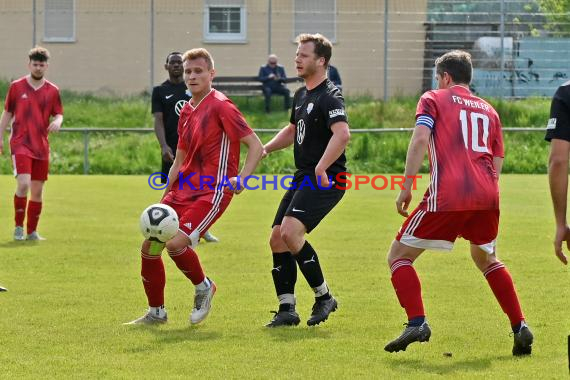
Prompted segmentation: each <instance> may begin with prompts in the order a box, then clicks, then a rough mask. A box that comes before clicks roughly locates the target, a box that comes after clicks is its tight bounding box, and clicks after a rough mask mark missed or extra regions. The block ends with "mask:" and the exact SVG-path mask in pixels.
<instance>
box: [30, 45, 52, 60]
mask: <svg viewBox="0 0 570 380" xmlns="http://www.w3.org/2000/svg"><path fill="white" fill-rule="evenodd" d="M28 57H29V58H30V61H38V62H47V60H48V59H49V51H48V49H46V48H44V47H41V46H36V47H35V48H33V49H32V50H30V52H29V53H28Z"/></svg>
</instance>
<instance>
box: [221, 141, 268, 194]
mask: <svg viewBox="0 0 570 380" xmlns="http://www.w3.org/2000/svg"><path fill="white" fill-rule="evenodd" d="M240 142H241V143H242V144H245V145H247V156H246V157H245V163H244V164H243V168H242V169H241V172H240V173H239V176H240V178H241V180H240V183H243V181H245V179H246V178H247V177H249V176H250V175H252V174H253V172H254V171H255V168H256V167H257V164H259V161H260V160H261V155H262V153H263V144H261V141H260V140H259V137H257V135H256V134H255V133H251V134H249V135H247V136H245V137H243V138H242V139H241V140H240ZM229 181H230V183H231V185H232V187H233V190H232V191H233V192H234V193H236V194H239V193H241V192H242V191H243V189H244V188H243V187H242V186H241V185H240V186H238V181H237V178H236V177H232V178H230V180H229Z"/></svg>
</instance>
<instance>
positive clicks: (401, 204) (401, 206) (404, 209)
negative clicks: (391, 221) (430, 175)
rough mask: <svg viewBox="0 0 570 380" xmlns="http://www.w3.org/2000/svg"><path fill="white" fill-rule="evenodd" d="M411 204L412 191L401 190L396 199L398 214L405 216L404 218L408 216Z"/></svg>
mask: <svg viewBox="0 0 570 380" xmlns="http://www.w3.org/2000/svg"><path fill="white" fill-rule="evenodd" d="M411 202H412V191H411V190H406V189H404V190H402V191H400V194H399V195H398V198H396V209H397V210H398V214H400V215H402V216H405V217H406V218H407V217H408V216H409V213H408V207H409V206H410V203H411Z"/></svg>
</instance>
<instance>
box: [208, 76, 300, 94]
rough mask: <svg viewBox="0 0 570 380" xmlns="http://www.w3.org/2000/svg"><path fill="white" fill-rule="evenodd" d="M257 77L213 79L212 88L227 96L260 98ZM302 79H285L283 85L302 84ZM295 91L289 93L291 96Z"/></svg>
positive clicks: (260, 90) (259, 85) (260, 86)
mask: <svg viewBox="0 0 570 380" xmlns="http://www.w3.org/2000/svg"><path fill="white" fill-rule="evenodd" d="M257 78H258V77H257V76H250V77H245V76H227V77H214V80H213V82H212V87H214V88H215V89H216V90H218V91H220V92H223V93H224V94H226V95H227V96H232V95H234V96H257V95H259V96H262V95H263V91H262V88H263V86H262V84H261V82H260V81H259V79H257ZM302 82H303V79H302V78H298V77H294V78H287V79H285V83H286V84H287V83H302ZM294 92H295V91H291V95H293V93H294Z"/></svg>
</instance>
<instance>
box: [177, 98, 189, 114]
mask: <svg viewBox="0 0 570 380" xmlns="http://www.w3.org/2000/svg"><path fill="white" fill-rule="evenodd" d="M186 103H188V102H187V101H186V100H184V99H182V100H179V101H177V102H176V104H175V105H174V112H176V114H177V115H178V116H180V112H181V111H182V107H184V105H185V104H186Z"/></svg>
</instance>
